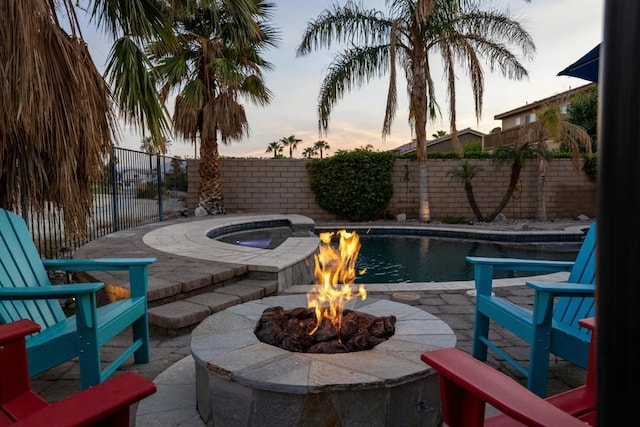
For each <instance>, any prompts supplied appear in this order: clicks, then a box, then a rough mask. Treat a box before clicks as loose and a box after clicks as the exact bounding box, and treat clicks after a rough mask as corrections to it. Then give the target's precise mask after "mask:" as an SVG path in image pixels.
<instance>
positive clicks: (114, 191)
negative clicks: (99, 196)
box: [109, 154, 120, 231]
mask: <svg viewBox="0 0 640 427" xmlns="http://www.w3.org/2000/svg"><path fill="white" fill-rule="evenodd" d="M109 167H110V169H111V202H112V203H111V217H112V218H113V231H119V230H120V226H119V225H118V177H117V173H116V161H115V159H114V156H113V154H111V160H110V161H109Z"/></svg>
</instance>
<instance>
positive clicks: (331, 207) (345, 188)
mask: <svg viewBox="0 0 640 427" xmlns="http://www.w3.org/2000/svg"><path fill="white" fill-rule="evenodd" d="M395 158H396V155H395V154H393V153H390V152H373V151H366V150H353V151H342V152H340V153H337V154H336V155H334V156H332V157H327V158H325V159H313V160H312V161H311V162H310V163H309V166H308V172H309V182H310V185H311V190H312V191H313V193H314V194H315V196H316V200H317V201H318V204H319V205H320V207H322V209H324V210H326V211H328V212H331V213H334V214H336V215H337V216H338V217H340V218H341V219H346V220H350V221H369V220H372V219H376V218H379V217H381V216H382V214H383V213H384V211H385V209H386V207H387V205H388V203H389V201H390V200H391V196H392V195H393V181H392V172H393V163H394V160H395Z"/></svg>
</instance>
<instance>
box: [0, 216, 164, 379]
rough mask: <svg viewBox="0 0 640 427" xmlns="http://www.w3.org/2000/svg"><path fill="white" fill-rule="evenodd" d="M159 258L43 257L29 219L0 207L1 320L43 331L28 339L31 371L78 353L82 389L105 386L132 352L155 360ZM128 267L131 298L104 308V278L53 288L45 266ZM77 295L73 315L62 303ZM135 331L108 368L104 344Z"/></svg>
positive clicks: (79, 268) (136, 357)
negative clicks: (152, 275) (152, 274)
mask: <svg viewBox="0 0 640 427" xmlns="http://www.w3.org/2000/svg"><path fill="white" fill-rule="evenodd" d="M154 262H155V259H154V258H108V259H64V260H44V259H41V258H40V255H39V254H38V251H37V249H36V246H35V244H34V242H33V239H32V237H31V235H30V233H29V230H28V229H27V226H26V224H25V222H24V220H23V219H22V218H21V217H19V216H17V215H16V214H14V213H12V212H9V211H6V210H3V209H0V323H10V322H13V321H16V320H20V319H30V320H32V321H34V322H36V323H38V324H39V325H40V327H41V331H40V332H38V333H35V334H32V335H29V336H28V337H27V356H28V360H29V374H30V375H31V376H34V375H37V374H39V373H42V372H44V371H47V370H49V369H51V368H53V367H54V366H57V365H59V364H61V363H63V362H66V361H68V360H70V359H72V358H74V357H78V360H79V364H80V382H81V386H82V389H86V388H89V387H91V386H93V385H96V384H100V383H102V382H103V381H104V380H105V379H107V378H108V377H109V376H110V375H111V374H113V372H114V371H115V370H116V369H118V367H119V366H121V365H122V364H123V363H124V362H125V361H126V360H127V359H128V358H129V357H130V356H132V355H133V356H134V361H135V363H148V362H149V324H148V320H147V285H148V271H147V270H148V266H149V265H150V264H152V263H154ZM47 269H51V270H62V271H106V270H128V272H129V281H130V285H131V295H130V297H129V298H125V299H122V300H119V301H116V302H112V303H110V304H107V305H104V306H101V307H98V306H97V298H96V293H97V292H98V291H100V290H101V289H102V288H103V287H104V283H78V284H66V285H56V286H52V284H51V282H50V280H49V277H48V275H47V272H46V270H47ZM72 297H73V298H75V301H76V310H75V315H72V316H70V317H67V316H66V315H65V313H64V311H63V310H62V308H61V306H60V303H59V300H60V299H65V298H72ZM129 327H131V328H132V333H133V340H132V343H131V344H130V345H129V346H127V347H126V348H124V349H123V351H122V353H121V354H120V355H119V356H118V357H117V358H116V359H115V360H114V361H113V362H111V363H108V364H105V365H106V366H105V367H104V368H103V367H102V365H103V363H102V361H101V355H100V352H101V348H102V347H103V346H104V345H105V344H106V343H107V342H109V341H110V340H112V339H113V338H115V337H116V336H118V335H120V334H121V333H122V332H123V331H124V330H126V329H127V328H129Z"/></svg>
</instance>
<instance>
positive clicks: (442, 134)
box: [431, 130, 447, 139]
mask: <svg viewBox="0 0 640 427" xmlns="http://www.w3.org/2000/svg"><path fill="white" fill-rule="evenodd" d="M446 134H447V131H445V130H437V131H436V132H435V133H432V134H431V136H432V137H434V138H436V139H438V138H440V137H441V136H445V135H446Z"/></svg>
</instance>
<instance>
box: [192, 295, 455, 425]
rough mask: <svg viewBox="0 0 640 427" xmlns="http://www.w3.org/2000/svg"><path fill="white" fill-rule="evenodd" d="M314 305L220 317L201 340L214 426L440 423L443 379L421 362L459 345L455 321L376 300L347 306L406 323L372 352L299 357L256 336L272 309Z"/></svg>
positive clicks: (285, 299) (201, 329) (260, 304)
mask: <svg viewBox="0 0 640 427" xmlns="http://www.w3.org/2000/svg"><path fill="white" fill-rule="evenodd" d="M306 304H307V299H306V296H305V295H288V296H276V297H270V298H264V299H262V300H258V301H252V302H248V303H245V304H240V305H237V306H233V307H230V308H228V309H226V310H224V311H221V312H219V313H216V314H214V315H212V316H210V317H208V318H207V319H205V320H204V321H203V322H202V323H200V325H199V326H198V327H197V328H196V329H195V330H194V331H193V332H192V335H191V352H192V354H193V357H194V359H195V365H196V394H197V406H198V412H199V413H200V416H201V417H202V419H203V420H204V421H205V422H206V423H207V425H208V426H218V425H219V426H225V427H226V426H274V425H278V426H333V425H336V426H340V425H341V426H353V425H362V426H364V425H366V426H399V425H402V426H428V425H434V426H435V425H438V422H439V418H440V416H439V409H438V408H439V405H440V397H439V391H438V381H437V376H436V375H435V374H436V371H435V370H433V369H432V368H431V367H429V366H427V365H426V364H424V363H423V362H422V361H421V360H420V354H421V353H422V352H424V351H427V350H432V349H436V348H442V347H453V346H454V345H455V343H456V339H455V335H454V333H453V331H452V330H451V328H450V327H449V326H448V325H447V324H446V323H444V322H443V321H441V320H440V319H438V318H437V317H435V316H433V315H432V314H430V313H427V312H425V311H423V310H420V309H418V308H415V307H412V306H409V305H406V304H401V303H397V302H393V301H387V300H375V299H372V298H368V299H367V300H365V301H361V300H353V301H350V302H349V303H348V306H347V307H346V308H350V309H352V310H358V311H360V312H364V313H369V314H372V315H374V316H388V315H394V316H396V318H397V322H396V332H395V334H394V335H393V336H392V337H391V338H389V340H387V341H385V342H383V343H381V344H378V345H377V346H376V347H374V348H373V349H372V350H366V351H359V352H354V353H342V354H309V353H298V352H289V351H287V350H283V349H281V348H278V347H275V346H272V345H269V344H265V343H263V342H261V341H259V340H258V339H257V338H256V336H255V335H254V333H253V330H254V327H255V326H256V322H257V321H258V319H259V318H260V316H261V315H262V313H263V311H264V310H265V308H268V307H275V306H282V307H284V308H285V309H291V308H296V307H305V306H306Z"/></svg>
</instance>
